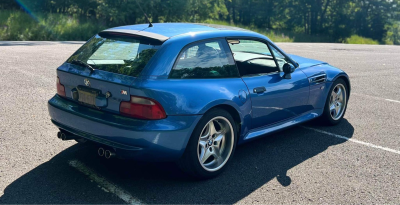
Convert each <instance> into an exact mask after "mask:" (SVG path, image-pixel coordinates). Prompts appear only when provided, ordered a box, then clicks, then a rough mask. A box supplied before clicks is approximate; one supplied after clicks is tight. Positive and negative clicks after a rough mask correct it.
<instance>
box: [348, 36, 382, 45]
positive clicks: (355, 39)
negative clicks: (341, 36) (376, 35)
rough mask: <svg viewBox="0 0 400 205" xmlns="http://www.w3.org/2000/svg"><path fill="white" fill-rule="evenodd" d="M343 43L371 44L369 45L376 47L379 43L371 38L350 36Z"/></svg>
mask: <svg viewBox="0 0 400 205" xmlns="http://www.w3.org/2000/svg"><path fill="white" fill-rule="evenodd" d="M343 43H348V44H371V45H378V44H379V42H378V41H375V40H373V39H371V38H364V37H361V36H357V35H352V36H351V37H350V38H346V39H345V40H344V41H343Z"/></svg>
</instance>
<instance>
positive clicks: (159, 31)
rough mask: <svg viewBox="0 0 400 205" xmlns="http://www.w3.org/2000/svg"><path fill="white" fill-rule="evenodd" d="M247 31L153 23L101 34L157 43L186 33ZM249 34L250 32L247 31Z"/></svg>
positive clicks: (119, 28)
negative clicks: (139, 37) (130, 35)
mask: <svg viewBox="0 0 400 205" xmlns="http://www.w3.org/2000/svg"><path fill="white" fill-rule="evenodd" d="M221 30H224V31H229V30H231V31H248V30H245V29H241V28H237V27H233V26H224V25H215V24H202V23H154V24H153V27H149V24H137V25H128V26H120V27H115V28H110V29H107V30H104V31H102V32H118V33H129V34H134V35H140V36H145V37H148V38H152V39H155V40H159V41H162V42H163V41H166V40H168V39H169V38H171V37H173V36H177V35H181V34H186V33H196V32H204V31H208V32H213V31H215V32H218V31H221ZM248 32H251V31H248Z"/></svg>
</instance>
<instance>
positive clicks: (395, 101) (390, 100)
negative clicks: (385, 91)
mask: <svg viewBox="0 0 400 205" xmlns="http://www.w3.org/2000/svg"><path fill="white" fill-rule="evenodd" d="M385 100H387V101H390V102H396V103H400V101H397V100H391V99H385Z"/></svg>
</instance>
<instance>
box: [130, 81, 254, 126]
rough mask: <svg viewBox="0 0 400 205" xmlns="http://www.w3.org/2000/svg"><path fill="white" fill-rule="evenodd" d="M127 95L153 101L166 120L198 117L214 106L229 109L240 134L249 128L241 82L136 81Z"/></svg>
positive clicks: (248, 107) (248, 111)
mask: <svg viewBox="0 0 400 205" xmlns="http://www.w3.org/2000/svg"><path fill="white" fill-rule="evenodd" d="M135 87H137V88H140V89H137V88H135ZM130 93H131V95H136V96H144V97H148V98H152V99H155V100H156V101H158V102H159V103H160V104H161V105H162V106H163V108H164V110H165V112H166V113H167V115H168V116H171V115H202V114H204V113H205V112H207V111H208V110H210V109H211V108H213V107H215V106H218V105H227V106H231V107H233V108H235V109H236V110H237V112H238V114H239V116H240V118H241V121H242V122H241V130H242V133H246V132H247V131H248V127H250V126H249V125H250V123H251V116H250V114H251V101H250V97H249V92H248V89H247V86H246V85H245V84H244V82H243V81H242V79H241V78H226V79H158V80H151V79H137V80H136V81H135V83H134V85H133V87H132V88H131V89H130Z"/></svg>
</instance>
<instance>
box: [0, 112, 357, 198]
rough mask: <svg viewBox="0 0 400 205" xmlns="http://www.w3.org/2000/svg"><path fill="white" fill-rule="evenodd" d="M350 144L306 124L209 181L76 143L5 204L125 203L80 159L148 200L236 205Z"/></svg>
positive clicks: (18, 186) (17, 186) (16, 187)
mask: <svg viewBox="0 0 400 205" xmlns="http://www.w3.org/2000/svg"><path fill="white" fill-rule="evenodd" d="M302 126H306V127H314V128H316V129H321V130H324V131H328V130H329V131H328V132H332V133H335V134H340V135H343V136H345V137H347V138H351V137H352V136H353V133H354V128H353V126H352V125H351V124H350V123H349V122H348V121H347V120H345V119H344V120H343V122H342V123H341V124H340V125H337V126H334V127H322V126H318V125H315V123H307V124H305V125H302ZM345 142H346V140H344V139H340V138H335V137H332V136H329V135H326V134H321V133H319V132H316V131H313V130H309V129H304V128H303V127H301V126H297V127H293V128H290V129H287V130H284V131H281V132H277V133H275V134H272V135H269V136H266V137H264V138H261V139H258V140H255V141H252V142H249V143H246V144H244V145H242V146H239V147H238V148H237V149H236V152H235V156H234V158H233V160H232V161H231V163H230V164H229V165H228V167H227V169H226V170H225V172H224V173H223V174H221V175H220V176H218V177H217V178H214V179H211V180H206V181H197V180H193V179H191V178H189V177H187V176H186V175H184V174H183V173H182V172H181V171H180V170H179V169H178V168H177V167H176V166H175V165H174V164H172V163H141V162H133V161H131V160H106V159H103V158H100V157H98V156H96V154H95V152H96V150H95V148H94V147H93V146H89V145H85V144H83V145H82V144H76V145H73V146H71V147H70V148H68V149H66V150H64V151H63V152H61V153H59V154H58V155H56V156H55V157H54V158H52V159H51V160H50V161H48V162H46V163H44V164H41V165H39V166H38V167H36V168H35V169H33V170H31V171H29V172H28V173H26V174H25V175H23V176H21V177H20V178H18V179H17V180H15V181H14V182H12V183H11V184H10V185H8V186H7V188H6V189H5V190H4V195H3V196H1V197H0V203H7V204H15V203H24V204H33V203H39V204H41V203H57V204H63V203H64V204H75V203H86V204H88V203H93V204H112V203H124V201H122V200H121V199H119V198H118V197H116V196H115V195H113V194H112V193H109V192H106V191H103V190H102V189H101V187H99V186H98V185H97V184H96V183H95V182H91V180H90V179H89V178H88V177H87V176H86V175H84V174H82V173H81V172H79V171H77V170H76V169H75V168H73V167H71V166H69V165H68V162H69V161H70V160H78V161H80V162H82V163H83V164H85V166H87V167H89V168H90V169H91V170H93V171H94V172H95V173H96V174H97V175H99V176H102V177H104V178H105V179H106V180H108V181H109V182H112V183H113V184H116V185H117V186H119V187H120V188H122V189H124V190H125V191H127V192H129V193H130V194H131V195H132V196H133V197H135V198H136V199H137V200H139V201H141V202H143V203H157V204H160V203H163V204H164V203H165V204H170V203H173V204H187V203H190V204H199V203H201V204H211V203H212V204H231V203H235V202H238V201H239V200H241V199H243V198H245V197H246V196H248V195H249V194H251V193H252V192H254V191H255V190H257V189H258V188H260V187H262V186H263V185H264V184H266V183H268V182H270V181H271V180H274V179H275V178H276V180H277V181H278V182H279V183H280V184H281V185H282V186H290V185H291V181H292V180H293V179H292V177H293V176H292V177H291V176H290V175H289V176H288V170H290V169H292V168H293V167H295V166H297V165H299V164H301V163H302V162H304V161H306V160H307V159H309V158H312V157H314V156H316V155H318V154H320V153H322V152H324V151H325V150H326V149H327V148H329V147H330V146H335V145H338V144H341V143H345ZM60 143H61V142H60Z"/></svg>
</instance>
